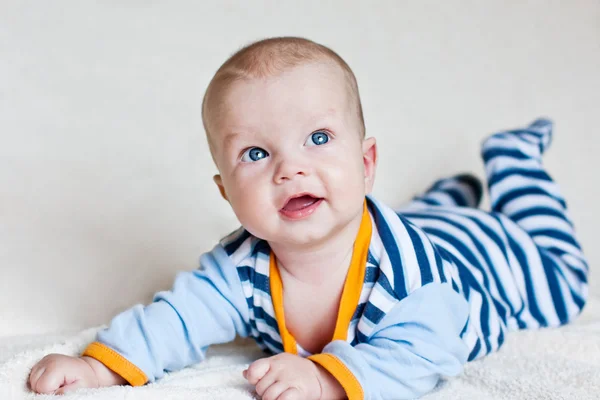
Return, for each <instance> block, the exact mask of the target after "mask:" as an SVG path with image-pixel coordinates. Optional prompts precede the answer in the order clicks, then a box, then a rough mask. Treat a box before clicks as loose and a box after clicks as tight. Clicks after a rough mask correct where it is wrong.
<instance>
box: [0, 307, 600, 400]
mask: <svg viewBox="0 0 600 400" xmlns="http://www.w3.org/2000/svg"><path fill="white" fill-rule="evenodd" d="M95 332H96V329H90V330H86V331H84V332H80V333H77V334H72V335H69V334H64V335H53V336H29V337H23V336H21V337H8V338H2V339H0V399H2V400H13V399H14V400H20V399H40V400H42V399H50V398H54V397H50V396H39V395H33V394H31V393H30V392H29V391H28V390H27V387H26V381H27V376H28V373H29V369H30V368H31V367H32V366H33V364H35V362H36V361H37V360H38V359H40V358H41V357H43V356H44V355H45V354H48V353H52V352H58V353H64V354H77V353H78V352H79V351H80V350H81V349H83V348H84V347H85V345H86V344H87V343H89V342H90V341H91V340H92V339H93V337H94V334H95ZM262 354H263V353H261V351H260V350H259V349H258V347H256V346H255V345H254V344H253V343H252V342H251V341H238V342H235V343H232V344H228V345H222V346H214V347H212V348H211V349H210V350H209V352H208V359H207V360H206V361H205V362H203V363H201V364H198V365H196V366H194V367H191V368H187V369H184V370H182V371H179V372H176V373H172V374H169V375H167V376H166V377H165V378H164V379H161V380H159V381H157V382H156V383H154V384H151V385H147V386H144V387H141V388H131V387H112V388H105V389H95V390H80V391H77V392H74V393H72V394H69V395H66V396H65V397H64V398H65V399H68V400H84V399H85V400H138V399H139V400H154V399H156V400H170V399H173V400H175V399H177V400H187V399H190V400H191V399H194V400H198V399H223V400H236V399H240V400H241V399H254V398H257V397H256V395H255V394H253V391H252V389H253V388H252V387H251V386H250V385H249V384H247V383H246V382H245V380H244V379H243V378H242V370H243V369H244V368H245V367H246V366H247V365H248V364H249V363H250V362H252V360H255V359H257V358H259V357H261V356H262ZM598 393H600V299H597V298H591V299H590V300H589V301H588V304H587V306H586V308H585V310H584V312H583V314H582V315H581V317H580V318H579V319H578V320H577V321H576V322H575V323H573V324H571V325H568V326H565V327H562V328H558V329H544V330H538V331H521V332H512V333H510V334H509V335H508V336H507V340H506V343H505V345H504V347H503V348H502V349H501V350H500V351H499V352H498V353H495V354H492V355H490V356H488V357H486V358H484V359H483V360H480V361H475V362H472V363H469V364H467V366H466V368H465V371H464V373H463V374H462V375H461V376H459V377H457V378H453V379H450V380H448V381H444V382H442V383H441V384H440V385H439V386H438V387H437V388H436V390H435V391H434V392H433V393H431V394H429V395H427V396H426V397H425V399H427V400H442V399H492V400H500V399H529V400H534V399H540V400H546V399H565V400H567V399H568V400H571V399H581V400H585V399H590V400H592V399H594V400H595V399H598Z"/></svg>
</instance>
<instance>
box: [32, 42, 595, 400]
mask: <svg viewBox="0 0 600 400" xmlns="http://www.w3.org/2000/svg"><path fill="white" fill-rule="evenodd" d="M202 115H203V121H204V127H205V130H206V135H207V138H208V143H209V146H210V150H211V153H212V156H213V158H214V161H215V163H216V166H217V168H218V171H219V174H218V175H216V176H215V177H214V181H215V183H216V184H217V186H218V188H219V190H220V192H221V194H222V196H223V197H224V198H225V199H226V200H227V201H228V202H229V203H230V204H231V207H232V208H233V211H234V212H235V214H236V216H237V218H238V219H239V221H240V223H241V225H242V227H241V228H240V229H238V230H237V231H235V232H233V233H232V234H230V235H229V236H227V237H226V238H224V239H222V240H221V241H220V243H219V244H218V245H217V246H215V247H214V249H213V250H212V251H210V252H208V253H206V254H204V255H203V256H202V257H201V259H200V268H199V269H198V270H195V271H190V272H183V273H180V274H179V275H178V276H177V278H176V280H175V284H174V287H173V289H172V290H171V291H168V292H161V293H158V294H157V295H156V296H155V298H154V301H153V303H152V304H150V305H148V306H146V307H143V306H139V305H138V306H136V307H134V308H132V309H130V310H128V311H125V312H123V313H122V314H120V315H118V316H116V317H115V318H114V319H113V320H112V322H111V323H110V326H109V327H108V328H107V329H105V330H102V331H100V332H99V333H98V337H97V339H96V341H95V342H94V343H91V344H90V345H89V346H88V347H87V349H86V350H85V351H84V352H83V354H82V356H81V357H69V356H65V355H59V354H52V355H48V356H46V357H44V358H43V359H42V360H41V361H39V362H38V363H37V364H36V365H35V366H34V367H33V369H32V371H31V374H30V377H29V384H30V386H31V389H32V390H33V391H35V392H38V393H66V392H68V391H71V390H74V389H77V388H83V387H94V388H95V387H102V386H109V385H123V384H130V385H133V386H138V385H144V384H145V383H147V382H153V381H154V380H156V379H159V378H161V377H162V376H163V375H164V374H165V372H170V371H176V370H179V369H181V368H184V367H185V366H188V365H191V364H194V363H198V362H200V361H202V360H203V359H204V357H205V351H206V349H207V347H208V346H210V345H212V344H217V343H225V342H230V341H232V340H233V339H234V338H235V337H236V335H240V336H243V337H248V336H250V337H252V338H254V339H255V340H256V342H257V343H258V345H259V346H261V347H262V348H263V349H264V350H265V351H268V352H270V353H271V356H270V357H268V358H263V359H260V360H258V361H255V362H253V363H252V364H251V365H250V366H249V367H248V369H247V370H245V371H244V373H243V375H244V378H245V379H247V381H248V382H249V383H250V384H252V385H255V386H256V391H257V393H258V394H259V395H260V396H262V398H263V399H266V400H274V399H279V400H291V399H301V400H306V399H334V398H345V397H348V398H350V399H404V398H415V397H419V396H422V395H423V394H425V393H427V392H429V391H430V390H432V389H433V388H434V387H435V386H436V384H437V383H438V381H439V380H440V378H441V377H445V376H454V375H457V374H459V373H460V372H461V370H462V368H463V365H464V364H465V363H466V362H467V361H470V360H475V359H478V358H481V357H483V356H485V355H486V354H489V353H491V352H493V351H496V350H497V349H498V348H499V347H500V346H501V345H502V343H503V341H504V338H505V335H506V333H507V332H508V331H510V330H517V329H534V328H539V327H554V326H559V325H562V324H565V323H567V322H569V321H571V320H573V318H574V317H575V316H576V315H577V314H578V313H579V312H580V311H581V309H582V307H583V306H584V303H585V300H586V297H587V275H588V266H587V263H586V259H585V257H584V255H583V254H582V251H581V248H580V246H579V243H578V242H577V239H576V238H575V235H574V231H573V225H572V223H571V221H570V219H569V217H568V216H567V210H566V204H565V201H564V199H563V198H562V197H561V195H560V193H559V190H558V187H557V185H556V184H555V183H554V182H553V181H552V179H551V178H550V177H549V176H548V174H547V173H546V172H545V171H544V169H543V167H542V162H541V157H542V153H543V152H544V151H545V150H546V149H547V148H548V146H549V144H550V139H551V130H552V125H551V123H550V122H549V121H546V120H538V121H536V122H534V123H533V124H531V125H530V126H529V127H527V128H524V129H519V130H513V131H505V132H501V133H497V134H495V135H492V136H490V137H489V138H488V139H486V140H485V141H484V143H483V149H482V155H483V160H484V162H485V170H486V174H487V183H488V187H489V194H490V199H491V208H492V210H491V212H485V211H481V210H479V209H478V208H477V207H478V204H479V201H480V199H481V195H482V186H481V184H480V182H479V181H478V180H477V178H475V177H473V176H470V175H458V176H455V177H450V178H446V179H442V180H440V181H438V182H436V183H435V184H434V185H433V186H432V187H431V188H430V189H429V190H428V191H427V192H426V193H424V194H423V195H421V196H418V197H417V198H415V199H414V201H412V202H411V203H410V204H409V205H408V206H407V207H406V208H405V209H403V210H401V211H395V210H392V209H391V208H389V207H387V206H386V205H384V204H382V203H380V202H379V201H377V200H376V199H375V198H373V197H372V196H371V195H369V193H370V191H371V188H372V186H373V181H374V178H375V169H376V163H377V146H376V142H375V139H374V138H365V126H364V121H363V115H362V110H361V103H360V98H359V93H358V88H357V84H356V80H355V77H354V74H353V73H352V71H351V69H350V68H349V67H348V65H347V64H346V63H345V62H344V61H343V60H342V59H341V58H340V57H339V56H338V55H337V54H336V53H334V52H333V51H332V50H330V49H328V48H326V47H324V46H322V45H319V44H316V43H314V42H311V41H309V40H306V39H300V38H275V39H268V40H263V41H259V42H256V43H254V44H252V45H250V46H248V47H246V48H244V49H242V50H240V51H239V52H237V53H236V54H235V55H233V56H232V57H231V58H230V59H229V60H227V61H226V62H225V64H223V66H221V68H220V69H219V70H218V71H217V73H216V74H215V76H214V78H213V79H212V81H211V82H210V85H209V87H208V89H207V91H206V94H205V97H204V103H203V108H202Z"/></svg>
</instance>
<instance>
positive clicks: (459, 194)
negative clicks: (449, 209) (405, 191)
mask: <svg viewBox="0 0 600 400" xmlns="http://www.w3.org/2000/svg"><path fill="white" fill-rule="evenodd" d="M481 194H482V188H481V182H480V181H479V179H477V178H476V177H475V176H473V175H468V174H461V175H456V176H453V177H450V178H445V179H440V180H439V181H437V182H435V183H434V184H433V185H432V186H431V187H430V188H429V189H428V190H427V191H426V192H425V193H423V194H422V195H420V196H416V197H415V198H414V199H413V200H412V201H411V202H410V203H409V204H407V205H406V206H405V207H402V208H401V210H400V211H415V210H421V209H423V208H427V207H431V206H455V207H456V206H459V207H474V208H476V207H478V206H479V202H480V201H481Z"/></svg>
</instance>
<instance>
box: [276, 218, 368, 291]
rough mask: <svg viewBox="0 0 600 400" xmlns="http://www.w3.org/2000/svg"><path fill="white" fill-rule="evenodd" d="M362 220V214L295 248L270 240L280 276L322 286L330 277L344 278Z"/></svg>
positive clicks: (331, 278)
mask: <svg viewBox="0 0 600 400" xmlns="http://www.w3.org/2000/svg"><path fill="white" fill-rule="evenodd" d="M361 220H362V214H361V215H358V216H357V217H356V218H354V219H353V220H352V221H350V223H348V225H346V226H345V227H344V228H343V229H342V230H341V231H340V232H338V233H337V234H335V235H332V237H331V238H329V239H328V240H325V241H323V242H322V243H319V244H318V245H315V246H311V247H305V248H294V247H291V246H284V245H280V244H277V243H270V246H271V250H272V251H273V253H274V254H275V257H276V259H277V265H278V267H279V272H280V274H281V277H282V279H283V280H284V281H286V280H287V281H292V280H293V281H297V282H298V283H301V284H304V285H310V286H321V285H327V284H328V283H329V282H330V281H331V280H339V279H340V278H342V279H343V278H345V276H346V273H347V271H348V267H349V266H350V261H351V260H352V250H353V248H354V242H355V240H356V236H357V234H358V230H359V228H360V223H361Z"/></svg>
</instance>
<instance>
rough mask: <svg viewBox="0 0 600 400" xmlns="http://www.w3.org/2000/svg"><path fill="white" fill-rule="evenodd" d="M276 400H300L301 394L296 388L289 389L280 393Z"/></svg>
mask: <svg viewBox="0 0 600 400" xmlns="http://www.w3.org/2000/svg"><path fill="white" fill-rule="evenodd" d="M277 400H302V393H300V390H298V389H297V388H295V387H291V388H288V389H287V390H286V391H285V392H283V393H281V395H279V397H278V398H277Z"/></svg>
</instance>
